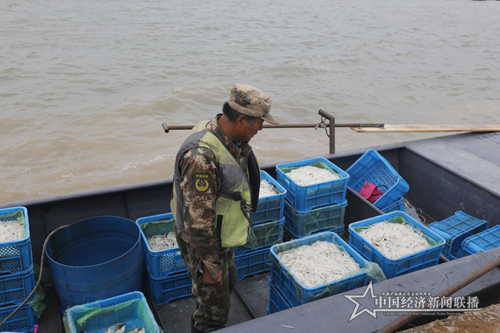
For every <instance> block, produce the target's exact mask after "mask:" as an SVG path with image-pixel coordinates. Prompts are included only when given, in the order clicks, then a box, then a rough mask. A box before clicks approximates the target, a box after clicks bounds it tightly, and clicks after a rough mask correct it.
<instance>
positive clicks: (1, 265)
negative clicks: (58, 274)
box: [0, 207, 33, 274]
mask: <svg viewBox="0 0 500 333" xmlns="http://www.w3.org/2000/svg"><path fill="white" fill-rule="evenodd" d="M18 211H20V214H22V216H23V217H24V221H25V228H26V237H25V238H23V239H21V240H18V241H12V242H4V243H0V274H3V273H15V272H21V271H26V270H29V269H32V268H33V254H32V252H31V241H30V228H29V220H28V210H27V209H26V208H25V207H12V208H6V209H0V223H2V222H6V221H15V220H16V218H15V217H14V216H13V215H12V214H13V213H16V212H18Z"/></svg>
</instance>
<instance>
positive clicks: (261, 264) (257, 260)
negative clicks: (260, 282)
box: [234, 246, 271, 281]
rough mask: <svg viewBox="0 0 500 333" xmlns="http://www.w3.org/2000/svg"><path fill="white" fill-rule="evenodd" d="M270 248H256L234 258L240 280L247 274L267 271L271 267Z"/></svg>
mask: <svg viewBox="0 0 500 333" xmlns="http://www.w3.org/2000/svg"><path fill="white" fill-rule="evenodd" d="M269 248H270V247H269V246H268V247H265V248H263V249H260V250H254V251H251V252H249V253H247V254H244V255H241V256H238V257H235V258H234V263H235V264H236V269H237V270H238V281H240V280H242V279H244V278H246V277H247V276H250V275H254V274H257V273H261V272H266V271H269V270H270V269H271V265H270V264H269V263H270V261H271V258H270V257H269Z"/></svg>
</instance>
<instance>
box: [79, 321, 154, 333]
mask: <svg viewBox="0 0 500 333" xmlns="http://www.w3.org/2000/svg"><path fill="white" fill-rule="evenodd" d="M126 327H127V325H126V324H124V323H120V324H113V325H111V326H110V327H108V329H107V330H105V331H104V333H146V330H145V329H144V327H142V328H134V329H132V330H130V331H126ZM82 333H84V332H82Z"/></svg>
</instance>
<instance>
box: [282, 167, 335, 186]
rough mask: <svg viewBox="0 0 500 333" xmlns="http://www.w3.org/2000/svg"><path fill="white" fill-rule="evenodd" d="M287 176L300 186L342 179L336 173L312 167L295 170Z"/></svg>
mask: <svg viewBox="0 0 500 333" xmlns="http://www.w3.org/2000/svg"><path fill="white" fill-rule="evenodd" d="M287 175H288V177H290V178H291V179H292V180H293V181H294V182H295V184H297V185H299V186H309V185H313V184H319V183H324V182H328V181H331V180H337V179H340V176H339V175H338V174H337V173H336V172H334V171H330V170H326V169H322V168H318V167H315V166H312V165H307V166H303V167H300V168H297V169H294V170H292V171H290V172H289V173H287Z"/></svg>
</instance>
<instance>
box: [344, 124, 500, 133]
mask: <svg viewBox="0 0 500 333" xmlns="http://www.w3.org/2000/svg"><path fill="white" fill-rule="evenodd" d="M351 129H352V130H353V131H355V132H359V133H375V132H376V133H381V132H496V131H500V124H485V125H474V124H463V125H388V124H384V126H383V127H364V126H360V127H351Z"/></svg>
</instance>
